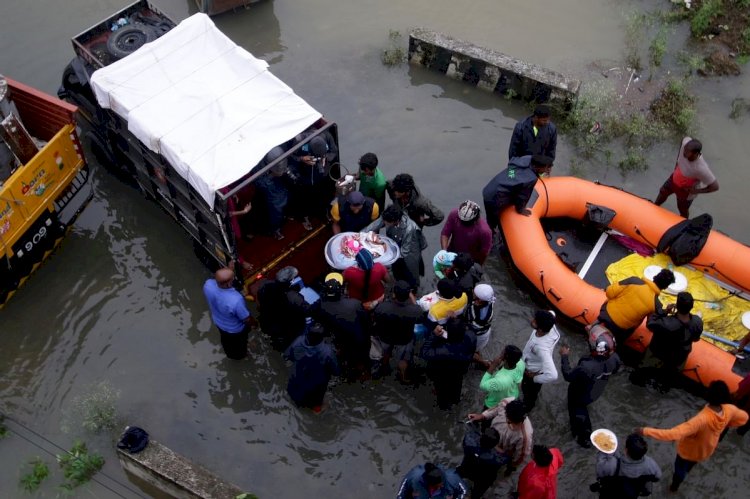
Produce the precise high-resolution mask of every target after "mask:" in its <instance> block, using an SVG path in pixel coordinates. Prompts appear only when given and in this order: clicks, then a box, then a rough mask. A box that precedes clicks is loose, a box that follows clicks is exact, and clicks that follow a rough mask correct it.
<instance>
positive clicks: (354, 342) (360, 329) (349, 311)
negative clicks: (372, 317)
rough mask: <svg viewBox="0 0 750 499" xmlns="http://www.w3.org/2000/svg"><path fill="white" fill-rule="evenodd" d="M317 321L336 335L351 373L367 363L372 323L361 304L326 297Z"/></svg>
mask: <svg viewBox="0 0 750 499" xmlns="http://www.w3.org/2000/svg"><path fill="white" fill-rule="evenodd" d="M317 318H318V320H319V321H320V323H321V324H322V325H323V327H325V328H326V330H327V331H330V332H331V334H333V339H334V343H335V344H336V347H337V348H338V349H339V352H340V355H341V360H342V363H344V364H346V366H347V367H348V368H349V369H355V368H356V366H360V365H362V364H364V363H365V361H366V359H367V357H368V352H369V350H370V335H369V332H368V327H369V322H368V321H369V319H368V316H367V312H366V311H365V309H364V307H363V306H362V302H361V301H359V300H355V299H354V298H339V299H333V298H328V297H325V296H324V297H322V299H321V303H320V310H319V311H318V315H317ZM350 374H352V373H351V372H350Z"/></svg>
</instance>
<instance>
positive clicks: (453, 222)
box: [440, 208, 492, 264]
mask: <svg viewBox="0 0 750 499" xmlns="http://www.w3.org/2000/svg"><path fill="white" fill-rule="evenodd" d="M440 235H441V236H445V237H448V238H450V242H449V243H448V248H447V250H448V251H450V252H453V253H468V254H470V255H471V259H472V260H474V261H475V262H477V263H480V264H483V263H484V261H485V260H486V259H487V255H489V254H490V249H492V229H490V226H489V225H487V221H486V220H484V219H483V218H479V219H478V220H476V221H475V222H474V223H473V224H472V225H465V224H464V223H463V222H461V220H460V219H459V218H458V208H456V209H454V210H451V212H450V213H449V214H448V218H446V219H445V225H443V229H442V230H441V231H440Z"/></svg>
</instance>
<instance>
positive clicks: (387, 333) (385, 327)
mask: <svg viewBox="0 0 750 499" xmlns="http://www.w3.org/2000/svg"><path fill="white" fill-rule="evenodd" d="M372 314H373V326H372V334H373V335H375V336H377V337H378V338H380V339H381V340H382V341H383V342H385V343H388V344H391V345H406V344H408V343H409V342H411V341H412V340H413V339H414V326H415V325H416V324H417V323H418V322H420V321H421V320H422V317H423V316H424V312H423V311H422V308H421V307H420V306H419V305H416V304H414V303H411V302H405V303H402V302H398V301H385V302H383V303H379V304H378V306H377V307H375V309H374V310H373V313H372Z"/></svg>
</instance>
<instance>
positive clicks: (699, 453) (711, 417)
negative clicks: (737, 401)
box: [643, 404, 748, 491]
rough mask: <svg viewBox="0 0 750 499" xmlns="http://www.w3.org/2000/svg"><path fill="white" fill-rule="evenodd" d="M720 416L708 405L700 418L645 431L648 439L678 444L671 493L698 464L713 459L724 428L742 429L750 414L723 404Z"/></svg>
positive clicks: (701, 412)
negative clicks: (666, 427)
mask: <svg viewBox="0 0 750 499" xmlns="http://www.w3.org/2000/svg"><path fill="white" fill-rule="evenodd" d="M721 412H722V413H721V414H719V413H717V412H715V411H714V410H713V409H711V408H710V407H709V406H708V405H706V406H705V407H704V408H703V409H701V410H700V412H699V413H698V414H696V415H695V416H693V417H692V418H691V419H689V420H687V421H685V422H684V423H682V424H679V425H677V426H675V427H674V428H670V429H668V430H659V429H657V428H644V429H643V434H644V435H645V436H647V437H651V438H655V439H656V440H663V441H671V440H676V441H677V457H676V458H675V463H674V468H675V469H674V476H673V477H672V484H671V486H670V490H673V491H674V490H677V489H678V488H679V486H680V484H681V483H682V482H683V481H684V480H685V478H686V477H687V474H688V473H689V472H690V470H691V469H692V468H693V466H695V465H696V463H699V462H700V461H705V460H706V459H708V458H709V457H711V455H712V454H713V453H714V451H715V450H716V447H717V446H718V445H719V438H720V437H721V434H722V432H723V431H724V429H725V428H727V427H731V428H734V427H737V426H742V425H744V424H745V423H747V421H748V415H747V413H746V412H745V411H743V410H742V409H738V408H737V407H735V406H734V405H732V404H721Z"/></svg>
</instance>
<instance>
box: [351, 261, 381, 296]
mask: <svg viewBox="0 0 750 499" xmlns="http://www.w3.org/2000/svg"><path fill="white" fill-rule="evenodd" d="M343 276H344V283H346V285H347V290H348V293H349V297H350V298H356V299H357V300H362V301H364V302H370V301H375V300H381V301H382V298H383V295H384V294H385V287H384V286H383V281H384V280H385V279H386V278H387V277H388V269H387V268H385V265H383V264H382V263H377V262H376V263H375V264H373V266H372V269H370V282H369V283H368V286H367V297H366V298H365V293H364V291H365V271H364V270H362V269H361V268H359V267H357V266H356V265H355V266H353V267H349V268H348V269H346V270H344V272H343Z"/></svg>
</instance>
